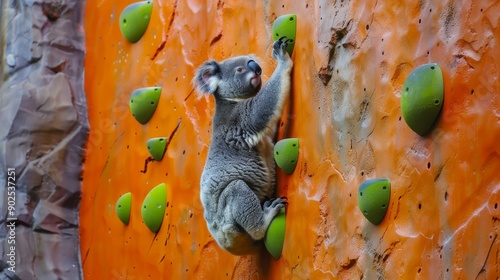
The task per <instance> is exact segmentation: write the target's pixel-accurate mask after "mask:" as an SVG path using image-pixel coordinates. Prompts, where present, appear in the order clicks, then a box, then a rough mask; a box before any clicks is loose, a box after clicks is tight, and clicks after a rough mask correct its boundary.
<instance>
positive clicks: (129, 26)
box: [120, 1, 153, 43]
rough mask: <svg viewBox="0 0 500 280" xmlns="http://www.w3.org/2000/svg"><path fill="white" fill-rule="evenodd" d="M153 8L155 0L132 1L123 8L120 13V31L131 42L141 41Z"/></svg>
mask: <svg viewBox="0 0 500 280" xmlns="http://www.w3.org/2000/svg"><path fill="white" fill-rule="evenodd" d="M152 9H153V1H140V2H136V3H132V4H130V5H128V6H127V7H125V9H123V11H122V13H121V14H120V31H121V32H122V35H123V36H124V37H125V38H126V39H127V40H128V41H129V42H130V43H135V42H137V41H139V40H140V39H141V38H142V35H144V33H145V32H146V29H147V28H148V25H149V20H150V18H151V10H152Z"/></svg>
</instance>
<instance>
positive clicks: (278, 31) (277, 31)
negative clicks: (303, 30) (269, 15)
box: [272, 14, 297, 56]
mask: <svg viewBox="0 0 500 280" xmlns="http://www.w3.org/2000/svg"><path fill="white" fill-rule="evenodd" d="M296 29H297V15H296V14H288V15H282V16H280V17H278V18H277V19H276V20H275V21H274V23H273V27H272V34H273V40H274V41H276V40H278V39H279V38H281V37H286V38H287V39H288V40H289V41H288V42H287V47H286V51H287V52H288V54H289V55H290V56H291V55H292V52H293V47H294V46H295V34H296Z"/></svg>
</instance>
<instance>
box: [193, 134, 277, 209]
mask: <svg viewBox="0 0 500 280" xmlns="http://www.w3.org/2000/svg"><path fill="white" fill-rule="evenodd" d="M272 147H273V144H272V139H271V138H270V137H262V139H261V140H260V141H259V143H257V145H255V146H251V147H245V148H242V147H241V146H231V145H230V144H228V143H227V142H226V139H219V138H213V139H212V142H211V144H210V148H209V153H208V157H207V161H206V163H205V168H204V170H203V174H202V177H201V192H202V197H203V195H205V196H210V197H212V196H215V197H214V198H216V197H217V196H218V194H219V193H220V191H222V190H223V189H224V188H225V186H227V184H229V183H230V182H231V181H234V180H243V181H245V182H246V183H247V185H248V186H249V187H250V188H251V189H252V191H253V192H254V193H255V194H256V195H257V197H258V198H259V200H260V201H261V202H262V201H263V200H264V199H265V198H266V197H267V198H269V197H271V196H272V194H273V193H274V188H275V181H276V180H275V163H274V158H273V156H272ZM207 198H208V197H207Z"/></svg>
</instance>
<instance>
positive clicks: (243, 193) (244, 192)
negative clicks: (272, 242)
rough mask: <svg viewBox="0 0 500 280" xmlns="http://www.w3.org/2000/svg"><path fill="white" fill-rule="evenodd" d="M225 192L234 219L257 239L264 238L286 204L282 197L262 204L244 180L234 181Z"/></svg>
mask: <svg viewBox="0 0 500 280" xmlns="http://www.w3.org/2000/svg"><path fill="white" fill-rule="evenodd" d="M224 192H226V195H228V197H227V199H228V200H227V201H228V203H230V204H231V205H230V207H229V209H231V212H232V216H233V218H234V221H235V222H236V223H237V224H238V225H239V226H241V227H242V228H243V229H244V230H245V231H246V232H247V233H248V234H249V235H250V236H251V237H252V238H253V239H255V240H260V239H262V238H264V236H265V234H266V231H267V228H268V227H269V224H270V223H271V221H272V220H273V218H274V217H275V216H276V214H278V212H279V210H280V209H281V208H283V207H284V206H285V204H286V202H285V201H284V199H285V198H284V197H281V198H276V199H274V200H270V201H266V202H265V203H264V205H263V206H261V204H260V201H259V199H258V198H257V195H256V194H255V193H254V192H253V191H252V190H251V189H250V187H248V185H247V184H246V183H245V182H244V181H243V180H235V181H232V182H231V183H229V185H228V186H227V187H226V189H225V190H224Z"/></svg>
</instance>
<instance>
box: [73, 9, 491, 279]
mask: <svg viewBox="0 0 500 280" xmlns="http://www.w3.org/2000/svg"><path fill="white" fill-rule="evenodd" d="M132 2H133V1H130V0H127V1H111V0H87V6H86V11H85V22H86V23H85V31H86V42H87V43H86V49H87V53H86V62H85V80H86V82H85V90H86V93H87V98H88V100H87V102H88V109H89V118H90V125H91V131H90V137H89V142H88V149H87V159H86V161H85V166H84V169H85V171H84V178H83V197H82V201H81V208H80V217H81V226H80V228H81V254H82V262H83V270H84V276H85V277H86V278H87V279H229V278H235V279H257V278H259V279H262V278H268V279H291V278H292V279H330V278H348V279H352V278H359V277H360V276H364V277H366V278H367V279H373V278H375V277H385V278H389V279H401V278H412V279H413V278H416V277H418V278H422V279H432V278H445V279H449V278H458V277H463V278H465V279H471V278H475V277H476V276H480V278H483V279H486V278H487V279H492V278H494V277H495V276H497V275H500V266H499V261H500V245H499V244H500V243H499V242H500V241H499V237H498V234H499V233H500V229H499V226H500V223H499V221H500V208H499V206H498V204H499V203H500V176H499V175H498V173H497V172H498V170H500V145H498V140H499V139H500V111H499V110H500V108H499V105H500V95H499V94H498V93H499V90H500V82H499V71H500V56H499V55H498V54H499V53H500V51H499V49H500V47H499V46H498V43H499V42H500V29H499V17H498V15H499V14H500V2H498V1H493V0H490V1H488V0H482V1H413V2H415V3H404V1H403V2H402V1H349V0H345V1H320V0H316V1H292V0H288V1H285V0H283V1H255V3H254V1H227V2H224V1H219V2H216V1H201V0H198V1H197V0H190V1H154V6H153V14H152V17H151V22H150V25H149V28H148V30H147V32H146V34H145V35H144V37H143V38H142V39H141V40H140V41H139V42H137V43H136V44H130V43H128V42H127V41H126V40H125V39H124V38H123V37H122V36H121V34H120V31H119V27H118V17H119V15H120V12H121V10H122V9H123V8H125V7H126V6H127V5H128V4H130V3H132ZM375 2H376V3H375ZM418 2H420V3H418ZM287 13H296V14H297V19H298V20H297V21H298V26H297V28H298V29H297V40H296V44H295V51H294V56H293V60H294V62H295V67H294V72H293V90H292V95H291V96H292V98H291V101H290V104H289V109H288V110H287V112H285V113H284V115H283V118H282V121H283V126H282V127H281V130H280V137H298V138H299V139H300V158H299V163H298V166H297V168H296V170H295V172H294V174H292V175H290V176H287V175H284V174H283V173H282V172H280V173H279V185H278V191H277V192H278V194H279V195H286V196H288V198H289V203H290V204H289V206H288V208H287V230H286V238H285V244H284V249H283V255H282V257H281V258H280V259H279V260H274V259H272V258H271V257H270V256H269V255H267V254H265V253H263V254H261V255H260V256H256V257H250V256H247V257H235V256H232V255H230V254H228V253H226V252H225V251H223V250H221V249H219V248H218V246H217V245H216V243H215V242H214V241H213V239H212V238H211V237H210V235H209V233H208V230H207V228H206V225H205V222H204V220H203V209H202V207H201V204H200V200H199V177H200V174H201V171H202V169H203V164H204V160H205V158H206V155H207V149H208V144H209V141H210V132H211V127H210V125H211V116H212V113H213V106H214V103H213V100H212V99H211V98H208V97H207V98H202V99H200V100H196V96H195V95H194V94H193V90H192V87H191V85H190V80H191V78H192V76H193V72H194V69H195V68H196V67H198V66H199V65H200V64H201V63H202V62H204V61H205V60H207V59H208V58H209V57H210V58H215V59H224V58H228V57H231V56H234V55H240V54H246V53H255V54H256V55H257V56H259V57H260V58H261V66H262V68H263V72H264V79H265V80H266V79H267V78H268V77H269V76H270V75H271V73H272V71H273V69H274V67H275V63H274V61H273V60H272V59H271V58H270V57H271V55H270V46H271V44H272V41H271V35H270V27H271V25H272V22H273V21H274V19H275V18H276V17H277V16H279V15H282V14H287ZM429 62H436V63H438V64H439V65H440V66H441V68H442V70H443V75H444V82H445V99H444V105H443V110H442V114H441V116H440V118H439V121H438V123H437V125H436V127H435V128H434V129H433V131H432V132H431V133H430V134H429V135H427V136H426V137H420V136H418V135H417V134H415V133H414V132H412V131H411V130H410V129H409V128H408V126H407V125H406V124H405V122H404V120H402V119H401V110H400V106H399V104H400V92H401V88H402V85H403V84H404V81H405V79H406V77H407V76H408V74H409V73H410V72H411V71H412V70H413V69H414V68H415V67H417V66H419V65H421V64H424V63H429ZM153 85H159V86H161V87H162V88H163V92H162V96H161V100H160V102H159V105H158V108H157V110H156V113H155V115H154V116H153V118H152V119H151V120H150V122H149V123H148V124H146V125H140V124H139V123H138V122H137V121H135V119H134V118H133V117H132V115H131V114H130V112H129V110H128V100H129V97H130V94H131V92H132V91H133V90H135V89H136V88H139V87H145V86H153ZM179 122H180V125H179V128H178V130H177V131H176V132H175V134H174V135H171V134H172V132H173V131H174V130H175V128H176V126H177V125H178V123H179ZM157 136H170V137H171V142H170V145H169V147H168V151H167V153H166V155H165V157H164V159H163V160H162V161H161V162H151V163H149V164H148V165H147V172H146V173H141V170H143V169H144V165H145V159H146V158H147V157H148V156H149V154H148V152H147V149H146V146H145V142H146V140H147V139H148V138H150V137H157ZM379 177H386V178H389V179H390V180H391V183H392V195H391V202H390V206H389V210H388V212H387V215H386V217H385V219H384V221H383V222H382V223H381V224H380V225H378V226H374V225H372V224H370V223H369V222H368V221H367V220H366V219H365V218H364V217H363V215H362V214H361V212H360V211H359V210H358V208H357V198H356V195H357V188H358V186H359V184H360V183H362V182H363V181H364V180H366V179H370V178H379ZM162 182H165V183H166V184H167V185H169V194H168V202H169V207H168V210H167V213H166V215H165V219H164V222H163V226H162V228H161V229H160V231H159V233H158V234H157V235H155V234H153V233H151V232H150V231H149V230H148V229H147V227H146V226H145V225H144V224H143V223H142V221H141V216H140V205H141V204H142V200H143V198H144V197H145V196H146V194H147V193H148V192H149V190H150V189H151V188H152V187H154V186H156V185H157V184H159V183H162ZM129 191H130V192H132V195H133V200H132V213H131V220H130V223H129V225H128V226H124V225H123V224H122V223H121V222H120V221H119V220H118V218H117V217H116V215H115V213H114V207H115V202H116V200H117V199H118V197H119V196H120V195H121V194H123V193H126V192H129ZM127 277H128V278H127Z"/></svg>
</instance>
